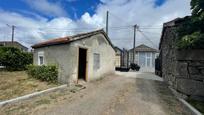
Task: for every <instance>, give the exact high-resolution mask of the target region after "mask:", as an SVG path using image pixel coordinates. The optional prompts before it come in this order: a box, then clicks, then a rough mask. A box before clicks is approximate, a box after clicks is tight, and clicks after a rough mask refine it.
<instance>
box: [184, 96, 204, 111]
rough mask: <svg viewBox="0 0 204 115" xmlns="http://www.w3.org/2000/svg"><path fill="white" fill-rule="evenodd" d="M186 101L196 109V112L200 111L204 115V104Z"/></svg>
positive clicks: (190, 100)
mask: <svg viewBox="0 0 204 115" xmlns="http://www.w3.org/2000/svg"><path fill="white" fill-rule="evenodd" d="M186 101H187V102H189V103H190V104H191V105H192V106H194V107H195V108H196V109H198V111H200V112H201V113H202V114H204V102H201V101H196V100H193V99H187V100H186Z"/></svg>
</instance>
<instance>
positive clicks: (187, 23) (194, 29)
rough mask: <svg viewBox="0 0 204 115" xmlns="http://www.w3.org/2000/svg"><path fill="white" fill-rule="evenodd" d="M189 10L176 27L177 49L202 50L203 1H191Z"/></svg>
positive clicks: (203, 28) (203, 29) (203, 42)
mask: <svg viewBox="0 0 204 115" xmlns="http://www.w3.org/2000/svg"><path fill="white" fill-rule="evenodd" d="M191 10H192V16H190V17H186V18H184V19H183V20H184V21H183V22H182V23H181V24H180V25H179V27H178V34H179V39H178V47H179V48H193V49H201V48H202V49H204V45H203V44H204V0H191Z"/></svg>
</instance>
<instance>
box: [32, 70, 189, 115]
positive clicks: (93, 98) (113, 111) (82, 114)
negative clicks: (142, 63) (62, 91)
mask: <svg viewBox="0 0 204 115" xmlns="http://www.w3.org/2000/svg"><path fill="white" fill-rule="evenodd" d="M86 87H87V88H86V89H84V90H81V91H80V92H77V93H75V94H74V95H73V96H72V98H71V100H63V101H62V102H59V103H56V104H54V105H51V106H48V107H46V108H45V109H38V110H36V111H34V112H33V114H35V115H36V114H39V115H42V114H45V115H190V113H189V112H188V109H186V108H185V107H184V106H183V105H182V104H181V103H180V102H179V101H178V100H177V99H176V98H175V97H174V96H173V94H172V93H171V91H170V90H169V89H168V86H167V85H165V84H164V83H163V82H162V79H161V78H159V77H157V76H155V75H153V74H151V73H135V72H128V73H121V72H116V75H112V76H109V77H106V78H104V79H102V80H100V81H97V82H92V83H87V86H86Z"/></svg>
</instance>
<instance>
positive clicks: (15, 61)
mask: <svg viewBox="0 0 204 115" xmlns="http://www.w3.org/2000/svg"><path fill="white" fill-rule="evenodd" d="M32 63H33V55H32V53H29V52H23V51H21V50H19V49H18V48H14V47H3V46H1V47H0V66H4V67H5V69H6V70H10V71H16V70H25V69H26V66H27V65H29V64H32Z"/></svg>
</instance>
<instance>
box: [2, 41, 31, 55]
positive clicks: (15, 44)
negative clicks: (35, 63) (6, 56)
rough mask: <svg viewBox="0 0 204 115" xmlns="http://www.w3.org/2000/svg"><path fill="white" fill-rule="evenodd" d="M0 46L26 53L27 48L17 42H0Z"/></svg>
mask: <svg viewBox="0 0 204 115" xmlns="http://www.w3.org/2000/svg"><path fill="white" fill-rule="evenodd" d="M0 46H6V47H15V48H18V49H20V50H21V51H24V52H27V51H28V48H27V47H26V46H24V45H22V44H21V43H19V42H17V41H14V42H12V41H0Z"/></svg>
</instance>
